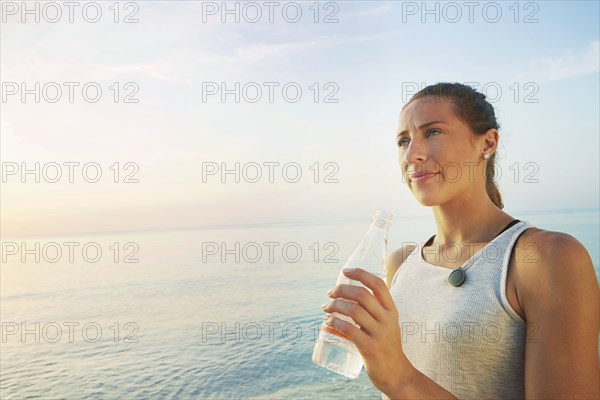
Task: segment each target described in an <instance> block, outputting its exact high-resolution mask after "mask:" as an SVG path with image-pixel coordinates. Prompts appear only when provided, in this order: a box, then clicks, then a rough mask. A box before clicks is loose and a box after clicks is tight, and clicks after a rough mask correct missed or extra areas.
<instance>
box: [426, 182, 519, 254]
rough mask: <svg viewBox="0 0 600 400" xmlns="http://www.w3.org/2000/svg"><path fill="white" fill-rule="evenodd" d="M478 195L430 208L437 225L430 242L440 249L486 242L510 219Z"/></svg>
mask: <svg viewBox="0 0 600 400" xmlns="http://www.w3.org/2000/svg"><path fill="white" fill-rule="evenodd" d="M479 193H483V195H484V196H485V197H480V196H476V195H475V193H465V194H464V195H462V196H457V197H455V198H453V199H452V200H450V201H448V202H446V203H444V204H440V205H438V206H435V207H433V215H434V217H435V222H436V225H437V234H436V235H435V238H434V242H436V243H438V244H439V245H441V246H445V245H448V244H450V243H483V242H490V241H492V239H493V238H494V237H495V236H496V235H497V234H498V233H499V232H500V230H502V229H503V228H504V227H505V226H506V225H507V224H508V223H509V222H510V221H512V220H513V219H514V218H513V217H511V216H510V215H508V214H507V213H505V212H504V211H502V210H501V209H500V208H498V207H497V206H496V205H495V204H494V203H493V202H492V200H491V199H490V198H489V196H488V195H487V193H485V192H484V191H483V192H479Z"/></svg>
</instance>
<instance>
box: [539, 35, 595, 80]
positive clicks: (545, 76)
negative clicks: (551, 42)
mask: <svg viewBox="0 0 600 400" xmlns="http://www.w3.org/2000/svg"><path fill="white" fill-rule="evenodd" d="M530 71H532V73H534V74H535V75H536V76H537V77H539V80H544V81H558V80H562V79H570V78H576V77H579V76H583V75H588V74H592V73H597V72H598V71H600V41H598V40H595V41H592V42H590V43H589V44H588V45H587V46H586V47H585V49H583V50H570V51H568V52H566V53H565V54H561V55H559V56H555V57H548V58H542V59H538V60H535V61H533V62H532V63H531V64H530Z"/></svg>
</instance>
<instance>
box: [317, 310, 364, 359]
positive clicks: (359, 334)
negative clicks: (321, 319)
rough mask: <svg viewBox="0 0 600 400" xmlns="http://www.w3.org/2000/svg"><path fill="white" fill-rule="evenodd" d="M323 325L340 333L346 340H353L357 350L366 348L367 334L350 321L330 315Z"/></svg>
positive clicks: (360, 350)
mask: <svg viewBox="0 0 600 400" xmlns="http://www.w3.org/2000/svg"><path fill="white" fill-rule="evenodd" d="M325 325H326V326H327V327H328V328H330V329H334V330H335V331H337V332H339V333H341V334H342V336H343V337H346V338H347V339H348V340H350V341H351V342H353V343H354V344H355V345H356V347H357V349H358V351H359V352H361V353H362V352H363V349H367V348H368V345H369V336H368V335H367V334H366V333H365V332H363V331H361V330H360V329H359V328H357V327H355V326H354V325H352V324H351V323H349V322H346V321H343V320H341V319H339V318H336V317H334V316H333V315H331V316H330V317H329V319H327V320H326V321H325Z"/></svg>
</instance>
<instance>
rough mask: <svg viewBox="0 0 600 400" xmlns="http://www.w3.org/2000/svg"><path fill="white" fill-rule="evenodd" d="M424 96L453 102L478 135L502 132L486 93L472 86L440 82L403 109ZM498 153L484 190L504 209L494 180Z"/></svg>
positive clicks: (489, 164)
mask: <svg viewBox="0 0 600 400" xmlns="http://www.w3.org/2000/svg"><path fill="white" fill-rule="evenodd" d="M425 96H436V99H439V98H441V97H443V98H445V99H447V100H449V101H451V102H452V103H453V104H454V113H455V114H456V115H457V116H458V117H459V118H460V119H462V120H463V121H464V122H466V123H467V125H468V126H469V128H471V130H472V131H473V132H474V133H475V134H476V135H484V134H485V133H486V132H487V131H488V130H490V129H498V130H499V129H500V124H499V123H498V121H497V120H496V114H495V113H494V107H492V105H491V104H490V103H489V102H488V101H487V100H486V99H485V95H484V94H483V93H480V92H478V91H476V90H475V89H473V88H472V87H471V86H467V85H463V84H461V83H448V82H440V83H436V84H435V85H430V86H427V87H426V88H424V89H421V90H420V91H419V92H417V93H416V94H415V95H414V96H413V97H412V98H411V99H410V100H409V101H408V103H406V104H405V105H404V107H402V110H404V108H406V106H408V105H409V104H410V103H411V102H413V101H415V100H417V99H421V98H422V99H423V100H424V99H425ZM496 153H497V152H494V154H492V155H491V157H490V158H488V160H487V161H488V162H487V165H486V170H485V176H486V181H485V189H486V191H487V194H488V196H489V197H490V199H491V200H492V202H493V203H494V204H495V205H496V206H497V207H499V208H504V204H502V196H500V191H499V190H498V186H497V185H496V182H495V181H494V177H495V174H496V169H495V160H496Z"/></svg>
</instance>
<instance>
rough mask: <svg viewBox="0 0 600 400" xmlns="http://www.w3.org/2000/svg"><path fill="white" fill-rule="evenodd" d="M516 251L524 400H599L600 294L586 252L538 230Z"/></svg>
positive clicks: (569, 240) (530, 232)
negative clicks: (522, 316) (524, 330)
mask: <svg viewBox="0 0 600 400" xmlns="http://www.w3.org/2000/svg"><path fill="white" fill-rule="evenodd" d="M515 250H516V253H517V254H519V251H520V254H519V255H518V256H516V259H515V263H514V266H515V268H514V272H515V274H516V275H517V279H516V280H515V282H516V290H517V295H518V298H519V303H520V304H521V306H522V309H523V313H524V314H525V319H526V321H527V338H528V339H527V343H526V349H525V377H526V382H525V391H526V397H527V398H550V397H553V398H598V395H599V394H600V393H599V392H598V375H599V372H600V369H599V364H598V332H599V330H600V307H599V302H600V292H599V290H598V280H597V277H596V273H595V271H594V266H593V263H592V260H591V257H590V255H589V253H588V251H587V250H586V248H585V247H584V246H583V244H581V243H580V242H579V241H578V240H577V239H576V238H574V237H573V236H571V235H569V234H566V233H562V232H553V231H546V230H542V229H537V228H530V229H528V230H526V231H525V232H524V233H523V235H521V237H520V238H519V240H518V242H517V244H516V248H515ZM513 256H514V253H513Z"/></svg>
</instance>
